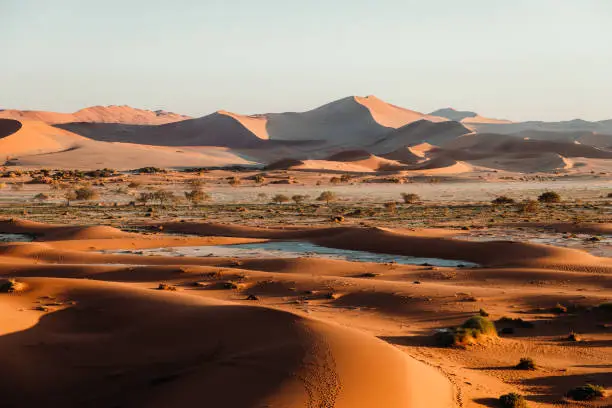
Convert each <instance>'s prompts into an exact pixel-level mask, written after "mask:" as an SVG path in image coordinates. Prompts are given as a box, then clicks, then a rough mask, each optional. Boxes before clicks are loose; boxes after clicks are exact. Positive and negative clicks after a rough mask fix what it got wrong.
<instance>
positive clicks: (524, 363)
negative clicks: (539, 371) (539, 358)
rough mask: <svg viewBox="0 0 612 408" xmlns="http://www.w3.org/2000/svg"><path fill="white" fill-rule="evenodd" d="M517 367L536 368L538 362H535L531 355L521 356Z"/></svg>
mask: <svg viewBox="0 0 612 408" xmlns="http://www.w3.org/2000/svg"><path fill="white" fill-rule="evenodd" d="M515 368H517V369H519V370H535V369H536V364H535V361H533V359H532V358H530V357H523V358H521V360H520V361H519V363H518V364H517V365H516V366H515Z"/></svg>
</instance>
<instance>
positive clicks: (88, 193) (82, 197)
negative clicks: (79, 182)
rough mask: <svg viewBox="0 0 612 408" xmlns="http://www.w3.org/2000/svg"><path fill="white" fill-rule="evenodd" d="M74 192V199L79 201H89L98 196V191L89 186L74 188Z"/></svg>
mask: <svg viewBox="0 0 612 408" xmlns="http://www.w3.org/2000/svg"><path fill="white" fill-rule="evenodd" d="M74 193H75V194H76V199H77V200H79V201H90V200H95V199H96V198H98V197H99V194H98V192H97V191H96V190H94V189H93V188H91V187H81V188H77V189H76V190H74Z"/></svg>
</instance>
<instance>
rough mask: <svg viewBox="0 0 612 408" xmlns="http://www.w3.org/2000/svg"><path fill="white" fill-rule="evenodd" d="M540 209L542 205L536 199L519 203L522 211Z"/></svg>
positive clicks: (531, 211)
mask: <svg viewBox="0 0 612 408" xmlns="http://www.w3.org/2000/svg"><path fill="white" fill-rule="evenodd" d="M539 209H540V205H539V204H538V202H537V201H534V200H527V201H524V202H522V203H521V204H520V205H519V211H520V212H522V213H534V212H537V211H538V210H539Z"/></svg>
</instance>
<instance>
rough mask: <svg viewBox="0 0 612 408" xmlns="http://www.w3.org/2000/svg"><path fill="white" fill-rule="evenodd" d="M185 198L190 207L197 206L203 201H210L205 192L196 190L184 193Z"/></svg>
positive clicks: (208, 195)
mask: <svg viewBox="0 0 612 408" xmlns="http://www.w3.org/2000/svg"><path fill="white" fill-rule="evenodd" d="M185 198H186V199H187V200H189V201H190V202H191V204H192V205H198V204H201V203H202V202H204V201H208V200H210V198H211V197H210V194H208V193H207V192H205V191H203V190H202V189H199V188H197V189H193V190H191V191H185Z"/></svg>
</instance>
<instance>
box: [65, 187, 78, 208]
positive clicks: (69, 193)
mask: <svg viewBox="0 0 612 408" xmlns="http://www.w3.org/2000/svg"><path fill="white" fill-rule="evenodd" d="M64 198H65V199H66V207H70V202H71V201H74V200H76V199H77V195H76V192H74V190H67V191H66V192H65V193H64Z"/></svg>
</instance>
